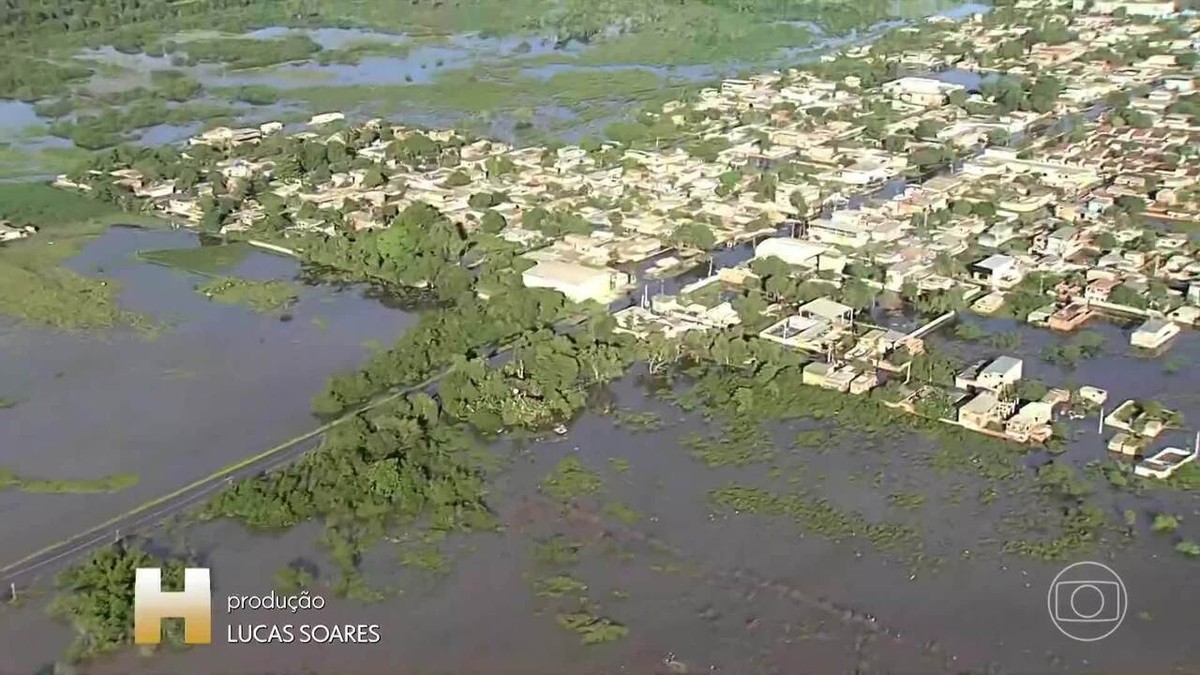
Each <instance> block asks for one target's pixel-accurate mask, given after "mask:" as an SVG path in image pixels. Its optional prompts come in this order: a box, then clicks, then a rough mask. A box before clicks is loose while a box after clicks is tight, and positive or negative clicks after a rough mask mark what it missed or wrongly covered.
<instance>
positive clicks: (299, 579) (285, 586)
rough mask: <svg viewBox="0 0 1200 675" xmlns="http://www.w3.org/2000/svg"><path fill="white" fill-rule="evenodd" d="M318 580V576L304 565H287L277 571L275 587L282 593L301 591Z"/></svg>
mask: <svg viewBox="0 0 1200 675" xmlns="http://www.w3.org/2000/svg"><path fill="white" fill-rule="evenodd" d="M316 581H317V578H316V576H315V575H314V574H313V573H312V572H311V571H310V570H309V569H308V568H306V567H304V566H302V565H295V564H293V565H287V566H286V567H284V568H283V569H281V570H279V571H278V572H276V573H275V589H276V590H278V591H279V592H280V593H299V592H300V591H302V590H304V589H306V588H311V587H312V585H313V584H314V583H316Z"/></svg>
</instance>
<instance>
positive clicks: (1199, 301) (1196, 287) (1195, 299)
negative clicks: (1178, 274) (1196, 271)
mask: <svg viewBox="0 0 1200 675" xmlns="http://www.w3.org/2000/svg"><path fill="white" fill-rule="evenodd" d="M1187 300H1188V302H1190V303H1192V304H1193V305H1200V282H1194V283H1191V284H1189V285H1188V289H1187Z"/></svg>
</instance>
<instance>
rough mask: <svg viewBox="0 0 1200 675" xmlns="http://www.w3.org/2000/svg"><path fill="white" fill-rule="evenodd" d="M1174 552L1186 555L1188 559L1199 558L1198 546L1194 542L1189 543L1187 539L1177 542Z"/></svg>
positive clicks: (1199, 549)
mask: <svg viewBox="0 0 1200 675" xmlns="http://www.w3.org/2000/svg"><path fill="white" fill-rule="evenodd" d="M1175 550H1176V551H1179V552H1180V553H1182V554H1184V555H1186V556H1187V557H1189V558H1198V557H1200V544H1197V543H1196V542H1194V541H1191V540H1189V539H1185V540H1183V541H1181V542H1179V543H1178V544H1175Z"/></svg>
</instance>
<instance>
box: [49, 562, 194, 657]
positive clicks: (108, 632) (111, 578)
mask: <svg viewBox="0 0 1200 675" xmlns="http://www.w3.org/2000/svg"><path fill="white" fill-rule="evenodd" d="M139 567H158V568H161V569H162V571H163V589H164V590H172V591H178V590H183V569H184V567H187V561H186V560H184V559H181V558H175V557H169V558H165V559H164V558H160V557H158V556H155V555H151V554H150V553H147V552H146V551H145V550H143V549H142V548H141V547H140V546H138V545H137V544H128V543H120V544H116V545H114V546H107V547H104V548H102V549H99V550H98V551H96V552H95V553H93V554H92V555H91V556H90V557H88V558H87V559H86V560H84V561H83V562H81V563H78V564H76V565H72V566H71V567H69V568H67V569H66V570H64V571H63V572H62V574H60V575H59V576H58V579H57V581H56V585H57V587H58V590H59V595H58V596H57V597H56V598H55V600H54V602H53V603H52V604H51V606H50V612H51V614H53V615H54V616H56V617H58V618H60V619H63V620H65V621H68V622H69V623H70V624H71V625H72V627H74V629H75V632H76V636H75V642H74V643H72V645H71V647H70V649H69V650H68V652H67V656H68V658H70V659H71V660H72V661H78V660H82V659H85V658H89V657H93V656H99V655H102V654H108V653H111V652H113V651H116V650H118V649H120V648H121V647H124V646H125V645H128V644H130V643H132V642H133V582H134V576H135V573H136V572H135V571H136V570H137V568H139ZM163 625H164V629H165V640H164V642H165V643H166V644H182V643H183V630H182V622H180V621H167V622H164V624H163Z"/></svg>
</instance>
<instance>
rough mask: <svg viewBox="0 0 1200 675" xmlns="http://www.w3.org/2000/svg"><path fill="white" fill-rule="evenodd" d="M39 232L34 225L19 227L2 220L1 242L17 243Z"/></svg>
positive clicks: (0, 225) (0, 221)
mask: <svg viewBox="0 0 1200 675" xmlns="http://www.w3.org/2000/svg"><path fill="white" fill-rule="evenodd" d="M36 232H37V228H35V227H34V226H32V225H24V226H21V227H17V226H16V225H13V224H12V223H10V222H9V221H7V220H0V241H15V240H17V239H24V238H25V237H28V236H31V235H33V234H35V233H36Z"/></svg>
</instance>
